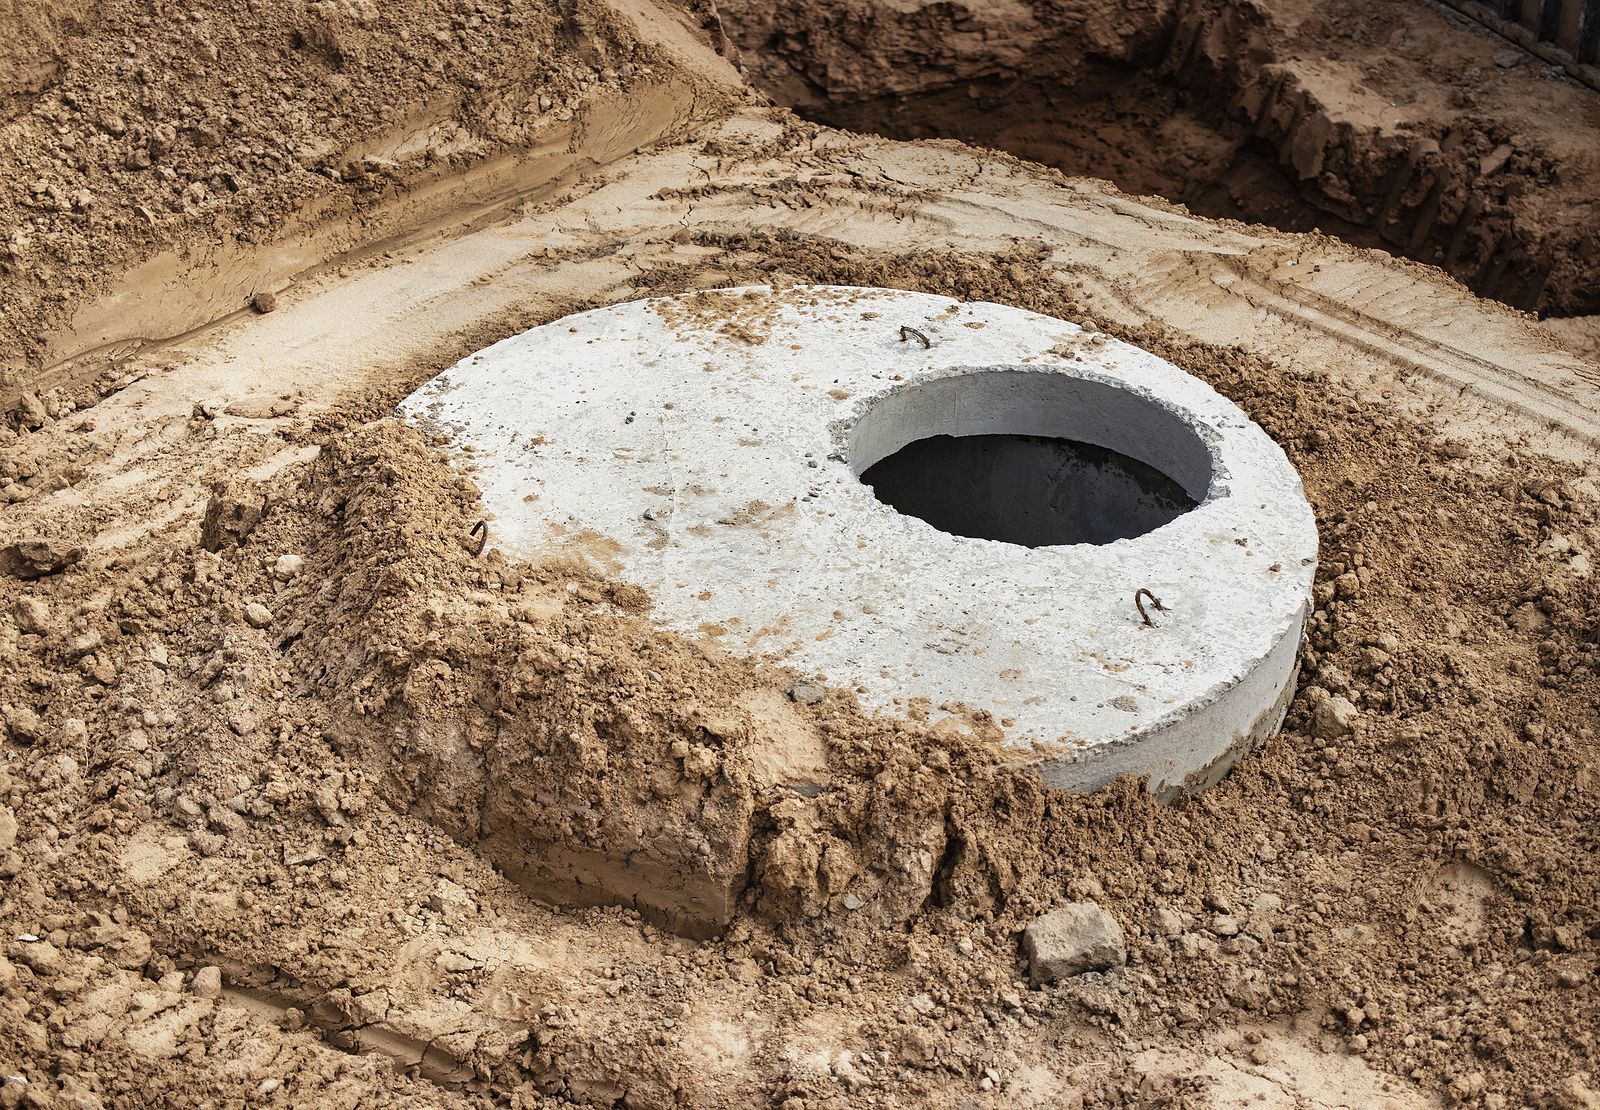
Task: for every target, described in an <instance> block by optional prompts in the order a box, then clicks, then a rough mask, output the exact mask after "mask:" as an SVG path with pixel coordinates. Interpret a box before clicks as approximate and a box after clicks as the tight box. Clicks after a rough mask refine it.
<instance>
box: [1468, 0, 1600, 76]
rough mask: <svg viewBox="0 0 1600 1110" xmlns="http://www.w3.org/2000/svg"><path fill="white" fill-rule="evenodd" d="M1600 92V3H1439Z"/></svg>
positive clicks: (1582, 0)
mask: <svg viewBox="0 0 1600 1110" xmlns="http://www.w3.org/2000/svg"><path fill="white" fill-rule="evenodd" d="M1437 2H1438V3H1441V4H1443V5H1444V6H1446V7H1449V8H1453V9H1454V10H1456V11H1458V12H1460V13H1461V14H1462V15H1465V16H1469V17H1471V18H1472V19H1475V20H1477V21H1478V22H1479V23H1482V24H1483V25H1484V26H1486V27H1488V28H1490V29H1492V30H1494V31H1496V32H1498V33H1499V34H1500V35H1502V36H1504V37H1505V38H1506V39H1508V40H1510V41H1511V42H1514V43H1516V44H1517V45H1518V46H1520V47H1522V48H1523V49H1524V50H1527V51H1529V52H1530V53H1532V54H1534V55H1537V56H1538V57H1540V58H1542V59H1544V60H1545V61H1547V62H1551V63H1553V64H1555V65H1558V66H1560V67H1561V68H1562V69H1565V70H1566V71H1567V72H1568V73H1570V74H1572V76H1574V77H1576V78H1577V79H1578V80H1580V81H1582V82H1583V83H1584V84H1586V85H1590V86H1592V87H1593V88H1596V89H1600V68H1597V64H1596V63H1597V54H1600V0H1437Z"/></svg>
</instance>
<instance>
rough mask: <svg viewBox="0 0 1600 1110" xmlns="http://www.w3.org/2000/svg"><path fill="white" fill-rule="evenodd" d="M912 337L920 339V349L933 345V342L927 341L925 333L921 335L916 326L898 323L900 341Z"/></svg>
mask: <svg viewBox="0 0 1600 1110" xmlns="http://www.w3.org/2000/svg"><path fill="white" fill-rule="evenodd" d="M913 337H914V338H917V339H920V340H922V349H923V350H927V349H928V348H929V347H932V346H933V343H932V342H930V341H929V339H928V337H927V336H926V335H923V334H922V333H921V332H920V331H918V330H917V329H916V328H913V327H909V326H908V325H906V324H901V325H900V342H902V343H904V342H905V341H906V340H908V339H911V338H913Z"/></svg>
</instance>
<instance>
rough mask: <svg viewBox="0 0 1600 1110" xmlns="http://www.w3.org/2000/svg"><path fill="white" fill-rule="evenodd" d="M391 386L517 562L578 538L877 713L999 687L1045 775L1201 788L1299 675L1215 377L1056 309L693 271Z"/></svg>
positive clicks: (679, 621)
mask: <svg viewBox="0 0 1600 1110" xmlns="http://www.w3.org/2000/svg"><path fill="white" fill-rule="evenodd" d="M401 408H402V411H403V412H404V413H406V414H407V415H409V416H411V417H413V418H416V419H419V420H422V421H424V422H426V423H427V424H428V425H430V426H431V427H433V428H434V429H436V430H439V431H442V432H444V433H445V434H447V435H448V436H450V437H451V439H452V441H453V444H454V446H455V447H457V448H465V447H468V446H470V447H471V448H472V449H473V451H474V458H475V460H476V461H477V463H478V465H479V470H478V472H477V474H476V475H475V477H476V480H477V482H478V484H479V486H480V487H481V488H482V490H483V497H484V503H485V505H486V506H487V508H488V510H489V511H490V512H491V513H492V514H493V526H492V532H491V534H492V537H493V542H494V543H495V544H497V545H499V546H501V547H503V548H505V549H506V550H507V551H508V552H509V553H512V554H515V555H518V556H522V557H526V558H537V557H539V556H543V555H548V554H552V553H581V554H583V555H585V556H586V557H589V558H591V559H594V560H596V561H598V562H600V563H601V564H602V565H603V566H604V567H605V568H606V569H607V570H609V571H611V572H613V573H615V574H616V575H618V576H619V577H621V578H623V579H626V580H628V581H632V582H635V583H638V584H639V585H641V586H643V587H645V588H646V589H647V590H649V591H650V593H651V595H652V596H653V597H654V598H655V601H656V608H655V610H654V617H655V619H656V620H657V621H658V622H660V623H661V624H662V625H664V626H666V627H669V628H672V629H675V630H678V631H682V632H686V633H690V634H698V635H705V636H708V637H711V638H713V639H715V640H716V642H717V643H719V644H720V645H721V646H722V647H724V648H726V649H728V650H730V651H733V652H737V653H743V654H746V655H751V656H760V657H765V658H771V659H774V660H777V661H779V662H782V663H784V664H787V665H789V666H792V667H795V668H797V669H798V670H800V671H802V672H807V673H812V674H816V675H819V676H821V677H823V678H825V679H826V680H828V681H829V682H832V683H835V684H838V685H841V686H846V687H849V688H852V689H855V690H856V691H857V692H858V693H859V695H860V696H861V698H862V700H863V701H864V702H865V703H867V704H869V705H873V706H877V707H881V708H883V709H888V710H896V711H905V710H907V709H910V708H914V706H915V705H916V703H918V702H925V703H927V704H931V705H933V706H941V705H946V704H949V703H960V704H962V705H965V706H967V707H969V708H972V709H980V710H987V711H989V712H991V713H992V714H993V715H994V717H995V718H996V719H997V720H998V721H999V722H1000V724H1001V726H1002V728H1003V729H1004V732H1005V734H1006V737H1007V744H1008V747H1009V749H1010V751H1011V753H1012V755H1013V756H1014V758H1015V759H1016V760H1018V761H1019V762H1026V763H1032V764H1036V765H1037V766H1038V769H1039V771H1040V773H1041V775H1042V776H1043V778H1044V780H1045V781H1046V782H1047V783H1049V784H1050V785H1052V786H1056V787H1061V788H1065V789H1074V790H1085V789H1094V788H1096V787H1098V786H1100V785H1103V784H1104V783H1106V782H1109V781H1110V780H1111V779H1112V778H1115V777H1116V776H1118V775H1121V774H1127V773H1133V774H1140V775H1145V774H1147V775H1149V776H1150V785H1151V789H1153V790H1155V791H1157V792H1158V793H1164V794H1165V793H1171V792H1173V791H1175V790H1178V789H1183V788H1187V789H1197V788H1200V787H1203V786H1205V785H1208V784H1209V783H1210V782H1213V781H1215V779H1216V778H1217V777H1220V775H1221V774H1222V773H1223V772H1224V771H1225V770H1226V769H1227V767H1228V766H1230V765H1231V764H1232V762H1233V761H1234V760H1235V759H1236V758H1237V757H1238V756H1239V755H1240V754H1241V753H1242V752H1244V751H1247V750H1249V748H1250V747H1251V746H1253V745H1254V744H1255V743H1257V742H1258V741H1260V740H1261V739H1263V738H1265V737H1266V736H1268V735H1270V734H1271V733H1272V732H1273V731H1275V730H1276V729H1277V728H1278V726H1279V725H1280V723H1281V721H1282V716H1283V710H1284V707H1285V706H1286V705H1287V702H1288V698H1289V696H1290V694H1291V693H1292V687H1293V680H1294V675H1295V668H1296V661H1297V656H1298V651H1299V646H1300V640H1301V635H1302V627H1303V624H1304V620H1305V615H1306V612H1307V608H1308V603H1309V599H1310V594H1311V583H1312V578H1313V574H1314V571H1315V564H1316V551H1317V537H1316V529H1315V524H1314V520H1313V517H1312V512H1311V509H1310V506H1309V505H1308V504H1307V503H1306V500H1305V496H1304V493H1303V491H1302V488H1301V484H1300V480H1299V477H1298V476H1297V475H1296V474H1295V472H1294V470H1293V468H1292V467H1291V466H1290V465H1289V462H1288V460H1287V459H1286V458H1285V457H1284V454H1283V452H1282V451H1281V450H1280V449H1279V448H1278V446H1277V445H1276V444H1274V443H1273V442H1272V441H1271V440H1270V439H1269V438H1268V437H1267V436H1266V434H1265V433H1264V432H1262V431H1261V429H1260V428H1259V427H1257V426H1256V425H1255V424H1253V423H1252V422H1251V421H1250V420H1249V419H1248V418H1247V417H1246V416H1245V415H1244V414H1243V413H1242V412H1241V411H1240V410H1239V409H1238V408H1236V407H1235V406H1234V405H1233V404H1232V403H1230V402H1229V401H1227V400H1226V399H1225V398H1223V397H1222V396H1220V395H1219V394H1217V393H1216V392H1215V391H1214V390H1212V389H1211V388H1210V387H1209V386H1207V385H1205V384H1204V383H1203V382H1201V381H1199V380H1198V379H1196V378H1193V377H1191V376H1189V375H1187V374H1185V373H1183V372H1182V371H1181V370H1179V369H1178V368H1177V367H1175V366H1173V365H1171V364H1170V363H1167V362H1165V361H1163V360H1162V359H1159V358H1157V357H1155V356H1153V355H1151V354H1149V353H1148V352H1145V351H1142V350H1139V349H1138V348H1135V347H1132V346H1129V345H1127V344H1125V343H1121V342H1118V341H1115V340H1111V339H1109V338H1107V337H1104V336H1100V335H1095V334H1092V333H1089V332H1085V331H1083V330H1082V329H1080V328H1079V327H1077V326H1076V325H1073V324H1069V323H1065V322H1063V321H1061V320H1056V319H1052V318H1050V317H1046V316H1041V315H1039V314H1037V313H1033V312H1027V311H1023V310H1021V309H1016V308H1008V307H1005V306H1002V305H996V304H987V303H961V302H956V301H953V300H950V299H949V298H946V297H937V296H930V295H926V294H917V293H907V292H901V291H894V290H881V289H854V288H841V287H825V286H802V287H792V288H786V289H780V290H773V289H767V288H756V289H742V290H725V291H716V292H710V293H694V294H686V295H683V296H678V297H667V298H661V299H655V300H649V301H637V302H633V303H629V304H622V305H616V306H614V307H610V308H604V309H598V310H595V311H592V312H585V313H581V314H578V315H575V316H571V317H567V318H566V319H563V320H558V321H556V322H554V323H552V324H548V325H545V326H543V327H539V328H535V329H533V330H531V331H528V332H526V333H524V334H522V335H518V336H514V337H512V338H510V339H507V340H505V341H504V342H502V343H498V344H496V345H494V346H493V347H490V348H488V349H486V350H484V351H481V352H479V353H478V354H475V355H472V356H471V357H469V358H467V359H465V360H463V361H462V362H460V363H458V364H457V365H456V366H454V367H451V368H450V369H449V370H447V371H445V372H444V373H443V374H441V375H439V376H438V377H437V378H435V379H434V380H433V381H431V382H429V383H428V384H427V385H426V386H424V387H423V388H422V389H420V390H418V391H417V393H415V394H414V395H413V396H411V397H410V398H408V399H407V400H406V401H405V402H404V404H403V405H402V406H401ZM1141 591H1144V592H1141ZM1136 595H1137V600H1136ZM1152 599H1159V604H1160V605H1161V606H1164V608H1158V607H1157V604H1156V602H1155V601H1154V600H1152ZM1141 610H1142V612H1141Z"/></svg>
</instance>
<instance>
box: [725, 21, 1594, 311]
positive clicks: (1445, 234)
mask: <svg viewBox="0 0 1600 1110" xmlns="http://www.w3.org/2000/svg"><path fill="white" fill-rule="evenodd" d="M722 11H723V15H724V19H725V22H726V25H727V26H728V27H729V28H731V30H732V34H733V37H734V38H735V40H736V41H737V42H738V44H739V46H740V48H741V54H742V57H743V59H744V61H745V63H746V65H747V66H748V67H749V69H750V72H751V74H752V77H753V78H754V80H755V81H756V82H757V83H758V84H759V85H761V86H762V87H763V88H765V89H767V90H768V91H769V92H771V94H772V95H773V96H774V97H775V98H776V99H778V100H779V101H780V102H782V103H785V104H789V105H791V106H793V107H795V108H796V110H798V111H800V112H802V113H803V114H805V115H807V116H808V117H810V118H813V119H817V120H821V121H823V122H826V123H829V124H833V125H835V126H841V127H849V128H851V129H854V130H859V131H871V132H877V133H881V134H885V135H889V136H892V137H894V138H900V139H913V138H928V137H933V136H946V137H951V138H958V139H961V140H963V141H966V142H970V143H973V144H975V145H979V146H988V147H997V148H1000V149H1003V150H1007V151H1010V152H1012V153H1014V154H1017V155H1020V156H1022V157H1025V158H1029V159H1033V160H1035V161H1039V162H1043V163H1045V164H1047V165H1052V166H1056V167H1058V168H1061V169H1063V170H1065V171H1067V172H1068V173H1073V174H1081V175H1084V176H1090V177H1103V178H1108V179H1110V180H1111V181H1114V182H1115V183H1116V184H1117V185H1118V186H1120V187H1121V188H1122V189H1124V190H1126V191H1128V192H1130V193H1136V194H1143V193H1156V194H1159V195H1161V196H1165V197H1168V198H1170V199H1172V200H1175V201H1179V202H1181V203H1183V204H1185V205H1187V206H1188V207H1189V208H1190V209H1191V210H1193V211H1195V212H1198V213H1201V214H1203V215H1207V216H1213V217H1218V218H1231V219H1244V220H1251V221H1258V222H1263V223H1268V224H1271V225H1273V226H1276V227H1281V228H1284V229H1287V230H1292V231H1309V230H1311V229H1313V228H1321V229H1322V230H1324V231H1327V232H1330V233H1332V234H1337V235H1339V236H1340V237H1342V238H1344V239H1346V240H1348V241H1350V242H1352V243H1356V244H1359V245H1362V246H1371V247H1380V248H1383V249H1387V250H1390V251H1393V252H1395V253H1398V254H1404V255H1407V256H1409V257H1412V258H1416V259H1420V260H1421V261H1424V262H1428V263H1432V264H1435V265H1438V266H1440V267H1442V268H1443V269H1444V270H1446V271H1447V272H1449V273H1450V274H1452V275H1453V276H1455V277H1456V278H1457V279H1458V280H1459V281H1461V282H1462V283H1463V284H1465V285H1467V286H1469V287H1470V288H1472V289H1474V290H1475V291H1477V292H1478V293H1480V294H1481V295H1483V296H1489V297H1495V298H1498V299H1500V300H1503V301H1506V302H1507V303H1509V304H1512V305H1515V306H1517V307H1521V308H1526V309H1529V310H1534V309H1537V310H1538V311H1540V313H1541V314H1546V313H1547V314H1552V315H1556V316H1573V315H1585V314H1594V313H1596V312H1597V311H1600V299H1597V296H1600V295H1597V294H1596V292H1595V290H1596V289H1600V239H1597V238H1596V236H1595V233H1594V224H1595V219H1596V216H1597V214H1600V213H1597V212H1596V209H1595V205H1596V203H1597V201H1596V199H1595V196H1594V191H1593V189H1592V188H1590V187H1589V185H1588V183H1589V182H1590V181H1592V180H1593V179H1594V176H1595V175H1596V174H1597V173H1600V161H1597V155H1596V153H1595V152H1596V150H1597V149H1600V145H1597V143H1596V141H1595V138H1596V134H1597V130H1600V96H1597V94H1596V93H1595V92H1594V91H1593V90H1590V89H1587V88H1584V87H1583V86H1581V85H1578V84H1576V83H1575V82H1573V81H1570V80H1569V79H1567V78H1566V77H1564V76H1562V75H1561V74H1560V73H1559V70H1555V69H1553V68H1552V67H1549V66H1546V65H1544V64H1541V63H1539V62H1538V61H1537V59H1535V58H1533V57H1532V56H1531V55H1526V54H1524V53H1521V52H1519V51H1518V50H1517V49H1516V48H1515V47H1512V46H1511V45H1510V44H1508V43H1507V42H1505V41H1504V40H1501V39H1497V38H1495V37H1493V36H1492V35H1489V34H1488V33H1487V32H1485V31H1483V30H1482V29H1481V28H1478V27H1477V26H1476V25H1475V24H1472V23H1471V22H1470V21H1467V20H1463V19H1459V18H1457V17H1454V16H1446V15H1444V14H1441V13H1439V12H1436V11H1434V10H1432V9H1429V8H1425V7H1423V6H1422V5H1419V4H1416V3H1414V2H1411V0H1391V2H1389V3H1385V4H1383V5H1379V6H1378V7H1374V6H1373V5H1371V4H1345V5H1342V6H1341V5H1335V6H1334V7H1333V8H1331V9H1330V8H1323V9H1319V10H1318V12H1317V13H1315V14H1313V13H1311V12H1310V11H1309V10H1305V11H1302V10H1301V9H1299V8H1296V7H1293V6H1291V5H1283V4H1271V3H1254V2H1242V3H1232V2H1222V3H1215V2H1187V0H1186V2H1182V3H1176V2H1174V3H1153V4H1145V5H1140V6H1135V7H1133V8H1129V7H1128V6H1126V5H1109V6H1108V5H1099V6H1096V5H1094V4H1075V5H1061V4H1054V3H1043V2H1039V3H1025V4H1007V5H996V6H993V7H981V8H973V9H969V8H964V7H960V6H956V7H951V6H949V5H943V4H910V5H902V4H882V3H876V2H871V0H839V2H833V0H825V2H821V3H807V4H798V5H783V6H777V7H775V6H772V5H767V4H760V3H746V2H744V0H732V2H729V3H725V4H723V6H722Z"/></svg>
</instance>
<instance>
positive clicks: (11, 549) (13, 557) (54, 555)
mask: <svg viewBox="0 0 1600 1110" xmlns="http://www.w3.org/2000/svg"><path fill="white" fill-rule="evenodd" d="M82 558H83V548H81V547H78V546H77V545H75V544H68V543H63V542H62V541H60V540H18V541H17V542H16V543H9V544H6V545H5V546H4V547H0V574H9V575H11V576H12V577H13V578H43V577H44V576H45V575H47V574H58V573H60V572H61V571H64V570H66V569H67V568H68V567H70V566H72V564H74V563H76V562H78V561H79V560H80V559H82Z"/></svg>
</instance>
